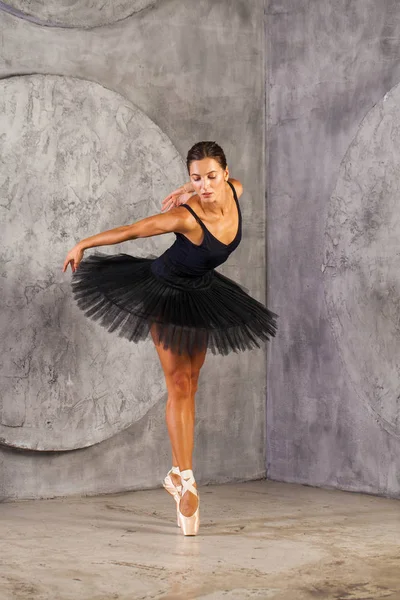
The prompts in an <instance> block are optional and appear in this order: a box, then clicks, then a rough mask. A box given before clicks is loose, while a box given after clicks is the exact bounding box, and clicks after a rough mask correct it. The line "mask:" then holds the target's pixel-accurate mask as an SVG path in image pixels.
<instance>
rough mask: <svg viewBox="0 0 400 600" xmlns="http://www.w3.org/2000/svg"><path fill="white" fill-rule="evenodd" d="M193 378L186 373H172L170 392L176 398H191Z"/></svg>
mask: <svg viewBox="0 0 400 600" xmlns="http://www.w3.org/2000/svg"><path fill="white" fill-rule="evenodd" d="M190 386H191V377H190V374H189V373H186V372H182V371H179V372H175V373H171V375H170V376H169V377H168V390H169V391H170V392H172V394H173V395H174V396H175V397H179V398H187V397H189V396H190Z"/></svg>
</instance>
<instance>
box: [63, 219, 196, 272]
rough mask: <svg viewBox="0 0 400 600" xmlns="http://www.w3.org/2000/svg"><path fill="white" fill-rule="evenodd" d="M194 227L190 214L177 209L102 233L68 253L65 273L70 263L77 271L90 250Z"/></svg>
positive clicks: (181, 231) (78, 244)
mask: <svg viewBox="0 0 400 600" xmlns="http://www.w3.org/2000/svg"><path fill="white" fill-rule="evenodd" d="M192 227H193V221H192V220H191V219H190V214H189V212H188V211H187V210H182V209H181V208H180V207H177V208H174V209H172V210H170V211H169V212H167V213H160V214H157V215H153V216H151V217H146V218H145V219H141V220H140V221H137V222H136V223H132V224H131V225H122V226H121V227H115V228H114V229H108V230H107V231H102V232H101V233H97V234H95V235H92V236H90V237H88V238H85V239H83V240H81V241H80V242H78V243H77V244H76V245H75V246H74V248H72V250H70V251H69V252H68V254H67V257H66V259H65V261H64V265H63V271H65V270H66V269H67V267H68V264H69V263H71V269H72V271H75V270H76V268H77V267H78V265H79V263H80V261H81V260H82V257H83V253H84V251H85V250H87V249H88V248H94V247H95V246H109V245H113V244H120V243H121V242H126V241H128V240H135V239H137V238H146V237H151V236H154V235H162V234H164V233H172V232H176V233H188V232H189V231H190V230H191V228H192Z"/></svg>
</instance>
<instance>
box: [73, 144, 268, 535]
mask: <svg viewBox="0 0 400 600" xmlns="http://www.w3.org/2000/svg"><path fill="white" fill-rule="evenodd" d="M187 168H188V172H189V176H190V182H189V183H186V184H185V185H184V186H182V187H181V188H178V189H177V190H175V191H174V192H172V193H171V194H170V195H169V196H167V198H165V199H164V201H163V204H162V208H163V210H164V211H165V212H161V213H160V214H157V215H153V216H151V217H148V218H146V219H142V220H140V221H137V222H136V223H133V224H131V225H123V226H122V227H116V228H115V229H111V230H108V231H104V232H102V233H99V234H97V235H94V236H91V237H89V238H86V239H84V240H81V241H80V242H79V243H78V244H76V246H75V247H74V248H73V249H72V250H70V251H69V252H68V254H67V257H66V259H65V262H64V266H63V271H65V270H66V269H67V267H68V264H70V265H71V269H72V272H73V276H72V288H73V293H74V295H75V299H76V301H77V304H78V306H79V307H80V308H82V310H84V311H85V314H86V315H87V316H89V317H91V318H92V319H95V320H98V321H99V322H100V324H101V325H102V326H104V327H106V328H107V329H108V330H109V331H114V330H118V335H120V336H124V337H127V338H128V339H129V340H131V341H133V342H138V341H139V340H142V339H145V338H146V337H147V336H148V335H149V334H151V336H152V339H153V341H154V344H155V347H156V350H157V353H158V356H159V358H160V361H161V365H162V368H163V371H164V376H165V381H166V385H167V390H168V401H167V406H166V420H167V427H168V433H169V437H170V441H171V446H172V461H173V467H172V469H171V470H170V471H169V472H168V474H167V476H166V478H165V479H164V483H163V485H164V487H165V489H166V490H167V491H168V492H169V493H170V494H171V495H172V496H173V497H174V499H175V501H176V505H177V519H178V525H180V527H181V529H182V531H183V533H184V535H196V534H197V532H198V528H199V524H200V518H199V502H200V498H199V495H198V492H197V486H196V482H195V479H194V476H193V471H192V454H193V442H194V419H195V401H194V398H195V393H196V390H197V382H198V378H199V373H200V369H201V367H202V365H203V363H204V359H205V356H206V351H207V349H208V348H209V349H210V350H211V351H212V352H213V353H214V354H215V353H220V354H227V353H228V352H231V351H234V352H237V351H238V350H245V349H247V348H253V347H255V346H257V347H259V346H260V341H266V340H268V339H269V338H270V336H275V333H276V318H277V315H276V314H275V313H272V312H271V311H269V310H268V309H267V308H266V307H265V306H263V305H262V304H261V303H259V302H258V301H257V300H255V299H253V298H251V296H249V295H248V294H247V292H246V291H244V289H243V288H241V287H240V286H239V285H237V284H236V283H235V282H234V281H232V280H231V279H229V278H227V277H224V276H223V275H221V274H220V273H218V272H216V271H215V267H217V266H218V265H220V264H222V263H223V262H225V261H226V259H227V258H228V256H229V255H230V254H231V252H232V251H233V250H235V248H237V246H238V245H239V243H240V240H241V234H242V216H241V212H240V207H239V202H238V197H239V196H241V194H242V191H243V188H242V185H241V183H240V182H239V181H237V180H235V179H229V170H228V167H227V163H226V158H225V154H224V152H223V150H222V148H221V147H220V146H218V144H216V143H215V142H199V143H197V144H195V145H194V146H193V147H192V148H191V149H190V150H189V152H188V155H187ZM170 232H173V233H175V235H176V240H175V242H174V244H173V245H172V246H171V247H170V248H168V250H167V251H166V252H164V253H163V254H162V255H161V256H159V257H158V258H136V257H134V256H131V255H129V254H116V255H112V256H110V255H106V254H104V253H103V254H102V253H99V254H94V255H91V256H89V257H87V258H85V259H84V260H82V259H83V253H84V251H85V250H87V249H88V248H92V247H95V246H104V245H110V244H118V243H120V242H124V241H127V240H133V239H137V238H144V237H149V236H154V235H161V234H164V233H170ZM78 265H79V269H78Z"/></svg>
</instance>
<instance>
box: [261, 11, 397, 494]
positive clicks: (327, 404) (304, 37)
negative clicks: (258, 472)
mask: <svg viewBox="0 0 400 600" xmlns="http://www.w3.org/2000/svg"><path fill="white" fill-rule="evenodd" d="M266 43H267V48H268V52H267V55H268V71H267V91H268V105H269V110H268V120H267V143H268V220H267V239H268V256H269V260H268V286H267V290H268V299H269V303H270V304H271V305H272V306H274V307H276V308H277V309H279V312H280V314H281V315H282V318H281V329H280V335H279V338H278V339H277V340H276V342H275V343H274V344H273V345H272V346H271V348H270V353H269V357H268V397H267V476H268V477H269V478H271V479H277V480H283V481H291V482H299V483H305V484H309V485H317V486H334V487H338V488H341V489H345V490H354V491H365V492H371V493H377V494H383V495H389V496H397V497H398V496H399V495H400V460H399V456H400V422H399V418H400V389H399V388H400V385H399V381H400V379H399V373H400V359H399V356H400V328H399V316H400V302H399V292H400V283H399V282H400V262H399V256H400V243H399V239H400V217H399V215H400V212H399V211H400V204H399V180H400V167H399V164H400V163H399V159H400V137H399V133H400V113H399V100H400V94H399V89H398V88H397V85H398V83H399V81H400V5H399V4H398V3H397V2H393V1H392V0H351V1H345V0H318V1H315V0H309V1H307V0H279V1H277V0H271V1H270V2H269V3H268V15H267V19H266Z"/></svg>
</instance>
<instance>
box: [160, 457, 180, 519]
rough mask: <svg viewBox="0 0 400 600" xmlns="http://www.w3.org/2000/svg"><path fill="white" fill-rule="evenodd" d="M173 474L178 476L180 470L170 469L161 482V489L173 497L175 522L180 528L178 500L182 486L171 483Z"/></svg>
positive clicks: (177, 468) (176, 468)
mask: <svg viewBox="0 0 400 600" xmlns="http://www.w3.org/2000/svg"><path fill="white" fill-rule="evenodd" d="M172 473H174V474H175V475H180V474H181V473H180V470H179V467H172V469H170V470H169V471H168V473H167V476H166V477H165V479H164V481H163V487H164V489H166V490H167V492H168V493H169V494H171V496H173V498H174V500H175V502H176V522H177V524H178V526H179V527H180V526H181V524H180V522H179V514H178V511H179V500H180V497H181V492H182V486H181V485H175V484H174V482H173V481H172V477H171V474H172Z"/></svg>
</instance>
